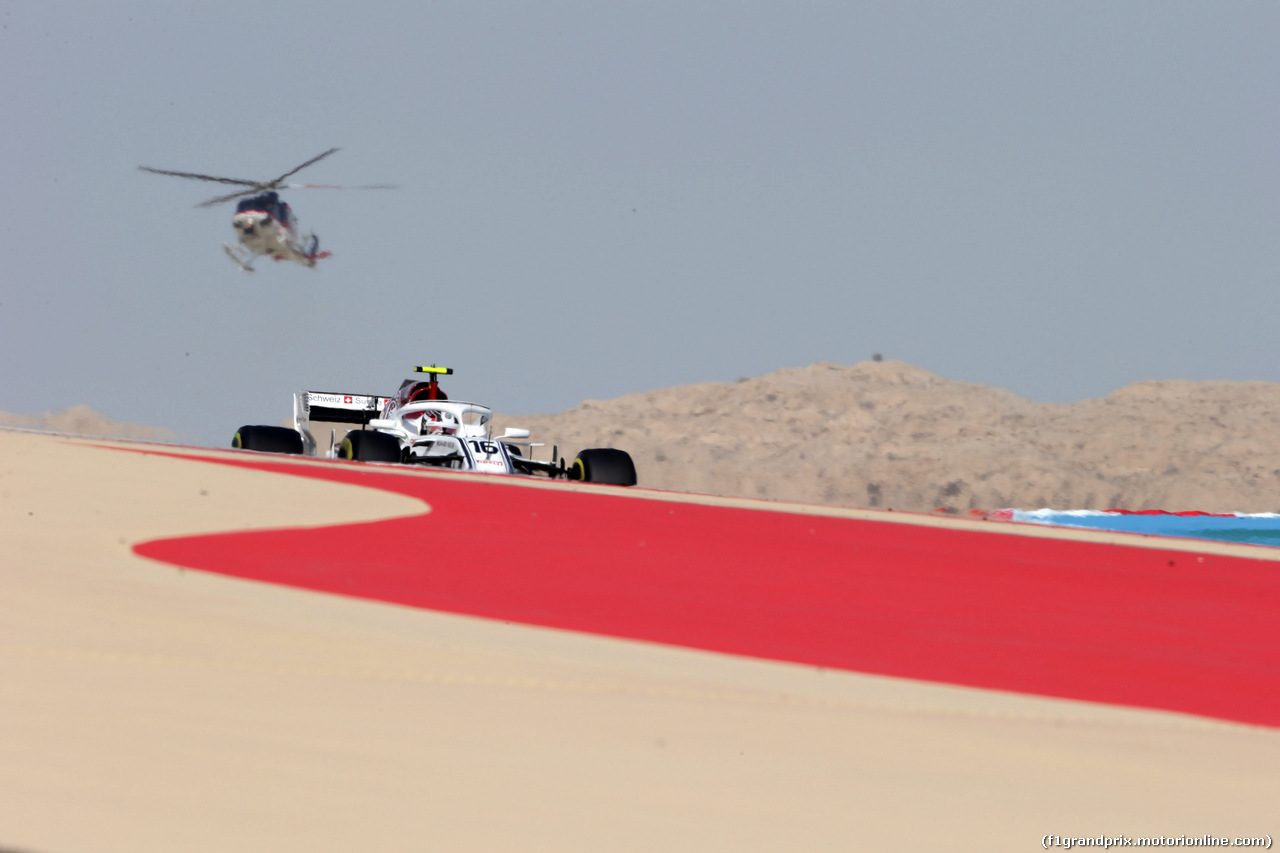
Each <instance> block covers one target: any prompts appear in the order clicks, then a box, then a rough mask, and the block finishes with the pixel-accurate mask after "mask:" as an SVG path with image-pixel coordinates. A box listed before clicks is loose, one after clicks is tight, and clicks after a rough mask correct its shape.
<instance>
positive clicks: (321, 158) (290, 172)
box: [268, 148, 339, 187]
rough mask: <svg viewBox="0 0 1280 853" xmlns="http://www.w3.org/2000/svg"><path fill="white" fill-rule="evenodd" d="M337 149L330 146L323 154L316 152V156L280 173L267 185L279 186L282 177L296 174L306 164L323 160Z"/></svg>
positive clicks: (305, 166)
mask: <svg viewBox="0 0 1280 853" xmlns="http://www.w3.org/2000/svg"><path fill="white" fill-rule="evenodd" d="M338 150H339V149H337V148H330V149H329V150H328V151H326V152H324V153H323V154H317V155H316V156H314V157H312V158H311V159H310V160H308V161H307V162H305V163H303V164H302V165H301V166H297V167H295V168H293V169H291V170H289V171H288V172H285V173H284V174H283V175H281V176H280V177H278V178H276V179H275V180H274V181H271V182H270V184H268V186H272V187H278V186H280V185H281V184H282V183H284V179H285V178H287V177H289V176H291V175H296V174H298V173H299V172H301V171H302V170H303V169H305V168H307V167H308V166H310V165H311V164H313V163H318V162H320V161H321V160H323V159H324V158H326V157H328V156H329V155H330V154H332V153H333V152H335V151H338Z"/></svg>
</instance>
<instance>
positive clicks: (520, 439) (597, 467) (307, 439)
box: [231, 365, 636, 486]
mask: <svg viewBox="0 0 1280 853" xmlns="http://www.w3.org/2000/svg"><path fill="white" fill-rule="evenodd" d="M414 371H415V372H417V373H426V374H428V375H429V376H430V379H428V380H427V381H421V380H414V379H406V380H405V381H404V382H403V383H402V384H401V385H400V390H399V391H397V392H396V394H395V396H394V397H378V396H375V395H371V394H334V393H330V392H320V391H302V392H300V393H298V394H294V395H293V428H292V429H290V428H289V427H281V426H242V427H240V429H239V430H238V431H237V432H236V434H235V437H234V438H233V439H232V440H231V446H232V447H234V448H237V449H240V450H258V451H265V452H268V453H295V454H303V455H306V456H316V455H318V454H317V447H316V440H315V436H313V435H312V434H311V422H312V421H323V422H327V423H338V424H352V425H358V428H355V427H353V428H351V430H350V431H349V432H347V434H346V436H345V437H344V438H343V439H342V441H341V442H339V441H338V440H337V429H336V428H331V431H330V441H329V450H328V451H327V452H326V453H325V458H328V459H350V460H355V461H358V462H392V463H402V464H407V465H428V466H431V467H435V468H446V469H451V470H455V471H478V472H481V473H486V474H526V475H546V476H549V477H553V478H555V477H565V478H567V479H570V480H579V481H582V482H586V483H606V484H609V485H615V486H634V485H635V484H636V467H635V464H634V463H633V462H632V461H631V456H630V454H628V453H627V452H626V451H623V450H615V449H614V448H611V447H594V448H590V449H587V450H583V451H582V452H581V453H579V454H578V455H577V456H576V457H574V460H573V462H572V463H571V464H566V463H565V460H564V458H563V457H560V456H559V449H558V448H555V449H553V450H552V454H551V461H550V462H545V461H538V460H535V459H533V458H532V457H531V456H530V457H526V456H525V455H524V452H523V451H521V449H520V448H521V447H541V446H542V445H541V444H534V443H532V442H529V441H528V440H527V439H528V438H529V431H528V430H527V429H507V430H506V431H505V432H504V433H503V434H502V435H499V436H496V437H495V436H493V435H492V434H491V431H490V427H489V422H490V421H491V420H492V419H493V410H492V409H490V408H488V407H487V406H481V405H478V404H476V403H462V402H457V401H454V400H450V399H449V398H448V396H447V395H446V394H445V393H444V391H442V390H441V389H440V383H439V377H440V376H447V375H450V374H452V373H453V370H452V369H450V368H447V367H436V366H435V365H432V366H430V367H415V368H414Z"/></svg>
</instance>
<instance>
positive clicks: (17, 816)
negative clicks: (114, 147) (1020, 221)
mask: <svg viewBox="0 0 1280 853" xmlns="http://www.w3.org/2000/svg"><path fill="white" fill-rule="evenodd" d="M121 447H125V448H132V449H133V450H142V451H147V450H155V449H157V447H156V446H154V445H147V444H141V443H128V442H116V441H104V440H89V439H73V438H68V437H64V436H57V435H50V434H45V433H34V432H26V431H13V430H0V458H3V459H4V462H2V463H0V602H3V608H4V616H3V619H0V667H2V669H3V672H2V673H0V690H3V691H4V693H3V700H2V701H0V766H3V767H4V773H2V774H0V848H6V849H21V850H28V851H48V853H54V851H77V850H86V851H87V850H94V851H115V850H120V851H125V850H128V851H139V850H144V851H145V850H165V851H171V850H197V851H200V850H210V851H213V850H218V851H225V850H229V849H234V850H264V851H266V850H273V851H274V850H280V849H307V850H318V851H324V850H344V851H345V850H350V849H374V850H422V849H438V850H495V849H503V850H532V851H543V850H545V851H552V850H555V851H565V850H583V851H587V850H590V851H599V850H636V851H640V850H644V851H651V850H699V851H701V850H708V849H726V850H762V851H763V850H771V851H773V850H782V849H840V850H844V849H878V850H920V849H930V848H934V847H944V848H946V849H957V850H1028V849H1033V848H1034V847H1035V846H1036V845H1039V844H1040V843H1041V839H1042V837H1043V836H1044V835H1045V834H1049V833H1053V834H1058V835H1078V836H1085V835H1088V836H1094V837H1096V836H1098V835H1099V834H1102V833H1106V834H1109V835H1117V834H1123V835H1128V836H1137V835H1160V834H1163V835H1170V834H1173V835H1179V834H1187V835H1197V836H1198V835H1202V834H1205V833H1213V834H1217V835H1260V834H1262V833H1271V834H1272V835H1274V834H1275V833H1276V829H1277V825H1276V823H1275V821H1276V817H1275V816H1276V814H1277V811H1276V808H1275V803H1276V792H1277V790H1280V774H1278V771H1277V769H1276V768H1277V767H1280V732H1277V731H1275V730H1269V729H1260V728H1254V727H1248V726H1240V725H1233V724H1228V723H1220V722H1214V721H1209V720H1202V719H1198V718H1193V717H1188V716H1183V715H1178V714H1171V713H1161V712H1153V711H1136V710H1130V709H1121V708H1110V707H1105V706H1100V705H1092V704H1089V703H1081V702H1070V701H1060V700H1050V699H1041V698H1032V697H1023V696H1016V695H1011V694H1004V693H998V692H995V691H982V690H972V689H963V688H956V687H948V686H941V685H932V684H921V683H914V682H909V681H905V680H900V679H892V678H882V677H870V676H864V675H858V674H853V673H844V672H832V671H821V670H816V669H813V668H809V667H799V666H788V665H783V664H775V663H767V662H761V661H755V660H748V659H742V658H735V657H730V656H726V655H717V654H711V653H704V652H696V651H690V650H684V649H676V648H668V647H661V646H655V645H648V644H643V643H631V642H625V641H619V640H610V639H604V638H599V637H592V636H584V635H577V634H572V633H567V632H559V631H552V630H545V629H535V628H528V627H523V626H518V625H508V624H501V623H495V622H490V621H485V620H480V619H472V618H465V617H458V616H447V615H442V614H437V613H431V612H426V611H417V610H412V609H409V608H403V607H396V606H391V605H383V604H376V603H371V602H366V601H356V600H350V599H345V598H341V597H335V596H327V595H321V594H314V593H308V592H303V591H298V590H293V589H287V588H281V587H274V586H270V585H266V584H260V583H253V582H245V581H238V580H234V579H229V578H225V577H220V576H213V575H207V574H203V573H200V572H188V571H180V570H178V569H175V568H173V567H170V566H166V565H163V564H158V563H154V562H150V561H147V560H144V559H142V558H139V557H137V556H135V555H134V554H133V553H132V552H131V551H130V546H131V545H132V544H134V543H136V542H139V541H143V540H146V539H150V538H155V537H160V536H169V535H178V534H182V533H194V532H202V531H212V530H221V529H245V528H253V527H274V526H293V525H316V524H326V523H336V522H339V521H355V520H364V519H374V518H386V517H393V516H398V515H405V514H412V513H420V512H424V511H429V507H424V506H423V505H421V504H420V503H419V502H417V501H412V500H409V499H407V498H402V497H397V496H391V495H386V494H383V493H379V492H372V491H370V490H367V489H362V488H359V487H356V486H347V485H338V484H334V483H326V482H319V481H315V480H303V479H301V478H290V477H285V476H279V475H270V474H264V473H262V472H256V471H249V470H243V469H238V468H232V467H223V466H218V465H211V464H208V463H207V462H199V461H187V460H184V459H174V458H168V457H163V456H159V455H156V454H155V453H138V452H131V451H122V450H121V449H119V448H121ZM163 449H165V450H169V449H170V448H163ZM202 453H204V454H209V453H210V452H208V451H203V452H202ZM296 464H317V463H307V462H299V463H296Z"/></svg>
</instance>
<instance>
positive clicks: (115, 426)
mask: <svg viewBox="0 0 1280 853" xmlns="http://www.w3.org/2000/svg"><path fill="white" fill-rule="evenodd" d="M0 424H9V425H11V426H24V427H37V428H40V429H50V430H53V431H54V432H69V433H75V434H76V435H103V436H116V437H118V438H151V439H169V438H173V433H172V432H170V431H169V430H167V429H164V428H162V427H151V426H143V425H140V424H129V423H124V422H122V421H117V420H113V419H112V418H109V417H107V416H106V415H103V414H100V413H99V412H96V411H94V410H93V409H92V408H90V407H89V406H84V405H80V406H72V407H70V408H67V409H58V410H57V411H54V412H43V413H41V414H38V415H18V414H14V413H13V412H0Z"/></svg>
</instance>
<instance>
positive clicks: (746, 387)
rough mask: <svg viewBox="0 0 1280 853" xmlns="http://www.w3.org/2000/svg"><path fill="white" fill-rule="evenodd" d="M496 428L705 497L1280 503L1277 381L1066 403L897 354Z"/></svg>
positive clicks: (1142, 505) (1148, 390) (983, 505)
mask: <svg viewBox="0 0 1280 853" xmlns="http://www.w3.org/2000/svg"><path fill="white" fill-rule="evenodd" d="M495 424H496V427H497V431H498V432H501V430H502V429H503V428H504V427H505V426H520V427H528V428H529V429H531V430H533V435H534V438H535V439H539V440H546V441H548V442H550V441H557V442H559V445H560V450H561V452H562V453H568V454H573V453H575V452H576V451H578V450H579V449H581V448H583V447H593V446H612V447H619V448H622V449H625V450H628V451H629V452H630V453H631V454H632V456H633V457H634V458H635V461H636V467H637V469H638V471H639V476H640V482H641V484H642V485H645V486H651V487H655V488H660V489H672V490H678V491H692V492H700V493H705V494H716V495H731V496H741V497H753V498H773V499H780V500H788V501H801V502H809V503H820V504H832V505H838V506H855V507H880V508H892V509H899V510H916V511H929V510H933V509H936V508H938V507H946V508H948V509H951V510H954V511H961V512H963V511H967V510H970V509H998V508H1004V507H1016V508H1039V507H1054V508H1059V509H1068V508H1070V509H1107V508H1125V509H1167V510H1205V511H1210V512H1229V511H1250V512H1264V511H1276V510H1280V384H1276V383H1269V382H1225V381H1224V382H1186V381H1159V382H1141V383H1137V384H1134V385H1130V386H1128V387H1125V388H1122V389H1120V390H1118V391H1116V392H1114V393H1112V394H1110V395H1108V396H1106V397H1103V398H1101V399H1094V400H1083V401H1080V402H1077V403H1070V404H1065V405H1058V404H1048V403H1035V402H1032V401H1029V400H1026V399H1023V398H1021V397H1019V396H1017V395H1016V394H1013V393H1012V392H1010V391H1006V390H1002V389H998V388H990V387H986V386H982V385H974V384H970V383H965V382H956V381H952V380H947V379H943V378H941V377H939V376H936V375H934V374H932V373H929V372H927V371H925V370H920V369H918V368H915V367H912V366H910V365H908V364H904V363H903V362H898V361H884V362H874V361H868V362H862V363H860V364H855V365H852V366H843V365H837V364H828V363H818V364H813V365H810V366H809V367H805V368H798V369H789V370H780V371H777V372H775V373H771V374H768V375H766V376H762V377H759V378H755V379H744V380H740V381H738V382H736V383H705V384H699V385H688V386H683V387H678V388H669V389H665V390H660V391H652V392H649V393H645V394H632V395H629V396H626V397H621V398H618V399H616V400H609V401H596V400H588V401H586V402H584V403H582V404H581V405H579V406H578V407H576V408H574V409H571V410H569V411H567V412H563V413H561V414H557V415H536V416H524V417H500V418H497V419H495ZM549 450H550V448H539V449H538V453H537V455H538V457H539V458H545V457H546V456H548V455H549Z"/></svg>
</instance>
